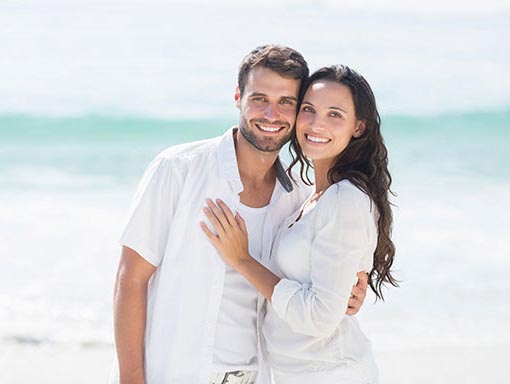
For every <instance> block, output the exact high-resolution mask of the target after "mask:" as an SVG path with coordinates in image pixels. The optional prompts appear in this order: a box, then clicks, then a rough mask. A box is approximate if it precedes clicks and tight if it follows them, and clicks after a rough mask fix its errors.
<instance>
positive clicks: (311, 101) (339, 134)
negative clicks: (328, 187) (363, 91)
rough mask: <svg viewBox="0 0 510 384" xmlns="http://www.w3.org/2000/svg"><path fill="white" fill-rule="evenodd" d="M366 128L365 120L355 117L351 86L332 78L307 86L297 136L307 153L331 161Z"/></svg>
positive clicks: (315, 158) (317, 158)
mask: <svg viewBox="0 0 510 384" xmlns="http://www.w3.org/2000/svg"><path fill="white" fill-rule="evenodd" d="M364 129H365V124H364V122H363V121H361V120H358V119H356V111H355V107H354V102H353V99H352V95H351V90H350V89H349V87H347V86H346V85H343V84H340V83H337V82H333V81H329V80H318V81H316V82H314V83H312V85H311V86H309V87H308V89H307V91H306V93H305V96H304V98H303V103H302V104H301V107H300V109H299V114H298V117H297V121H296V136H297V139H298V142H299V145H300V146H301V148H302V150H303V152H304V154H305V155H306V157H308V158H309V159H310V160H313V161H326V162H328V164H331V163H332V162H333V161H334V158H335V157H336V156H337V155H338V154H339V153H340V152H342V151H343V150H344V149H345V148H346V147H347V145H348V144H349V142H350V140H351V138H352V137H359V136H361V135H362V134H363V131H364Z"/></svg>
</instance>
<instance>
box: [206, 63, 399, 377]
mask: <svg viewBox="0 0 510 384" xmlns="http://www.w3.org/2000/svg"><path fill="white" fill-rule="evenodd" d="M303 89H304V92H303V95H302V97H301V105H300V109H299V112H298V117H297V121H296V130H295V133H294V137H293V138H292V141H291V149H292V150H293V152H294V153H295V158H294V161H293V162H292V164H291V169H292V167H293V166H295V165H297V164H298V163H299V164H300V165H301V178H302V179H303V181H305V182H308V183H310V180H309V178H308V168H309V167H310V165H313V169H314V175H315V182H314V185H315V191H314V192H313V193H312V195H311V196H310V197H309V199H308V200H307V201H306V202H305V203H304V204H303V206H302V207H301V209H300V210H299V211H298V212H296V213H295V214H294V215H292V216H291V217H290V218H288V220H286V221H285V222H284V223H283V224H282V226H281V228H280V230H279V233H278V235H277V237H276V239H275V241H274V245H273V251H272V255H271V265H270V269H271V270H269V269H267V268H265V267H264V266H263V265H261V264H260V263H259V262H257V261H256V260H255V259H253V258H252V257H251V256H250V255H249V253H248V240H247V232H246V226H245V223H244V221H243V219H242V218H241V217H240V216H239V215H238V214H236V215H235V216H234V215H233V214H232V212H231V211H230V210H229V209H228V207H226V205H225V204H223V203H222V202H221V201H220V202H219V206H216V205H215V204H213V203H212V202H211V201H209V202H208V206H209V208H208V209H206V210H205V211H206V215H207V217H208V219H209V220H210V221H211V223H212V224H213V226H214V228H215V229H216V231H217V233H218V235H214V234H213V233H212V232H211V231H209V229H207V227H206V226H205V225H204V224H203V225H202V228H203V230H204V232H205V233H206V234H207V236H208V237H209V239H210V240H211V242H212V243H213V245H214V246H215V247H216V248H217V249H218V251H219V252H220V254H221V256H222V257H223V259H224V260H225V262H226V263H227V264H229V265H230V266H232V267H233V268H234V269H236V270H237V271H238V272H239V273H241V274H242V275H244V276H245V277H246V278H247V279H248V280H249V281H250V282H251V283H252V284H253V285H254V286H255V287H256V288H257V289H258V290H259V291H260V292H261V293H262V294H263V295H264V296H265V297H266V299H267V300H268V302H269V304H268V306H267V314H266V316H265V319H264V322H263V324H262V330H263V341H265V344H266V349H267V352H268V360H269V363H270V366H271V369H272V374H273V379H274V382H275V383H276V384H299V383H310V382H314V383H322V384H327V383H352V384H355V383H356V384H357V383H375V382H377V369H376V367H375V364H374V362H373V356H372V352H371V346H370V342H369V341H368V340H367V339H366V337H365V336H364V335H363V333H362V332H361V330H360V328H359V325H358V322H357V320H356V318H355V317H353V316H351V317H347V316H344V315H343V314H344V313H345V309H346V308H347V303H348V300H349V294H350V292H351V289H352V286H353V285H354V284H355V282H356V280H357V277H356V272H357V271H359V270H365V271H367V272H369V284H370V287H371V288H372V290H373V291H374V293H375V294H376V296H377V297H378V298H381V299H382V298H383V295H382V286H383V284H384V283H390V284H392V285H394V286H396V285H397V284H396V281H395V280H394V278H393V277H392V275H391V273H390V267H391V265H392V263H393V257H394V253H395V248H394V245H393V243H392V241H391V239H390V232H391V226H392V214H391V208H390V203H389V201H388V194H389V193H390V184H391V176H390V174H389V172H388V167H387V163H388V161H387V150H386V147H385V145H384V143H383V139H382V136H381V133H380V117H379V114H378V112H377V108H376V103H375V98H374V95H373V93H372V90H371V89H370V86H369V85H368V83H367V82H366V80H365V79H364V78H363V77H362V76H361V75H359V74H358V73H356V72H355V71H353V70H352V69H350V68H348V67H346V66H332V67H324V68H321V69H319V70H318V71H316V72H315V73H314V74H313V75H312V76H311V77H310V78H309V79H308V81H307V83H306V84H305V86H304V87H303ZM310 162H311V163H312V164H310Z"/></svg>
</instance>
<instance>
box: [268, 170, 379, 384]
mask: <svg viewBox="0 0 510 384" xmlns="http://www.w3.org/2000/svg"><path fill="white" fill-rule="evenodd" d="M297 215H298V213H295V214H294V215H292V216H291V217H290V218H289V219H287V220H286V221H284V222H283V223H282V225H281V227H280V230H279V232H278V235H277V237H276V239H275V242H274V245H273V250H272V252H271V268H272V269H273V271H274V272H275V273H276V274H277V275H278V276H281V277H282V279H281V280H280V282H279V283H278V284H277V285H276V286H275V288H274V291H273V295H272V298H271V299H272V300H271V304H270V305H268V306H267V314H266V316H265V319H264V321H263V324H262V334H263V336H264V341H265V343H266V347H267V351H268V360H269V362H270V365H271V368H272V370H273V376H274V377H275V381H276V382H277V383H279V384H295V383H296V382H299V383H302V382H305V381H306V380H308V379H309V382H320V383H321V384H330V383H332V384H333V383H338V382H346V383H347V382H349V383H350V382H351V381H345V380H344V381H342V380H340V379H339V378H346V377H351V378H352V382H359V381H361V382H366V383H375V382H377V368H376V366H375V363H374V361H373V355H372V350H371V344H370V341H369V340H368V339H367V338H366V337H365V335H364V334H363V332H362V331H361V328H360V327H359V324H358V321H357V319H356V317H355V316H346V315H345V311H346V309H347V305H348V300H349V296H350V293H351V290H352V286H353V285H354V284H356V281H357V276H356V272H358V271H362V270H364V271H370V270H371V269H372V263H373V254H374V250H375V247H376V245H377V212H376V208H375V206H374V204H373V203H372V202H371V201H370V198H369V197H368V196H367V195H366V194H365V193H363V192H362V191H360V190H359V189H358V188H356V187H355V186H354V185H353V184H351V183H350V182H349V181H345V180H344V181H341V182H339V183H337V184H334V185H332V186H331V187H329V188H328V189H327V190H326V191H325V192H324V194H323V195H322V197H321V198H320V199H319V201H318V202H317V203H316V205H315V206H314V207H313V208H311V209H310V210H308V211H307V212H306V213H305V214H303V216H302V217H301V218H300V219H299V221H297V222H296V221H295V220H296V217H297ZM325 372H327V375H325ZM326 377H327V379H326ZM298 379H299V380H298ZM303 380H304V381H303ZM356 380H358V381H356Z"/></svg>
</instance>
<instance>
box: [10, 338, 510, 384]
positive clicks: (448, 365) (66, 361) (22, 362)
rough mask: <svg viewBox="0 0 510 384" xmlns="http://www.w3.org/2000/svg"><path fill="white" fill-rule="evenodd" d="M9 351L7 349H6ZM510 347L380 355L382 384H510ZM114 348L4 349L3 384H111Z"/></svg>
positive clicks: (415, 351) (400, 352) (493, 346)
mask: <svg viewBox="0 0 510 384" xmlns="http://www.w3.org/2000/svg"><path fill="white" fill-rule="evenodd" d="M5 347H7V348H5ZM509 347H510V346H509V345H503V344H501V345H490V346H476V347H472V348H461V347H455V346H452V347H443V348H433V349H416V350H413V349H408V350H387V351H381V350H380V351H377V352H376V354H377V356H376V357H377V361H378V365H379V369H380V373H381V380H380V383H381V384H384V383H392V384H409V383H413V384H422V383H423V384H425V383H426V384H431V383H433V384H446V383H448V384H452V383H462V384H480V383H491V384H508V383H509V382H510V367H509V365H508V349H509ZM112 358H113V346H108V345H104V346H91V347H67V348H65V347H55V346H51V345H43V346H33V345H15V344H10V345H5V346H3V348H2V350H1V352H0V372H1V374H0V383H2V384H28V383H40V384H45V383H48V384H49V383H52V384H64V383H65V384H69V383H72V384H85V383H88V384H90V383H98V384H99V383H107V382H108V377H109V373H110V368H111V362H112Z"/></svg>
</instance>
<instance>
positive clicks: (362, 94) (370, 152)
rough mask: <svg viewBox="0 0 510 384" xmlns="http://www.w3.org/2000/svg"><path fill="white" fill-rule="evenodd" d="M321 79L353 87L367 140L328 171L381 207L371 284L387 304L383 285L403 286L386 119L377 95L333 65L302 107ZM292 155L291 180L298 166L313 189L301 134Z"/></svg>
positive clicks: (355, 142)
mask: <svg viewBox="0 0 510 384" xmlns="http://www.w3.org/2000/svg"><path fill="white" fill-rule="evenodd" d="M318 80H323V81H324V80H325V81H331V82H336V83H339V84H343V85H345V86H347V87H349V89H350V91H351V95H352V99H353V101H354V107H355V111H356V118H357V119H358V120H363V121H364V122H365V131H364V133H363V135H361V136H360V137H358V138H355V137H353V138H352V139H351V141H350V142H349V144H348V145H347V147H346V148H345V149H344V150H343V151H342V152H341V153H340V154H338V155H337V157H336V159H335V161H334V164H333V166H332V167H331V168H330V169H329V171H328V179H329V182H330V183H332V184H333V183H337V182H339V181H340V180H349V181H350V182H351V183H352V184H354V185H355V186H356V187H358V188H359V189H360V190H362V191H363V192H365V193H366V194H367V195H368V196H369V197H370V198H371V200H372V202H373V203H374V204H375V206H376V207H377V211H378V214H379V219H378V223H377V224H378V226H377V228H378V236H377V247H376V249H375V252H374V264H373V267H372V270H371V271H370V273H369V274H368V283H369V285H370V288H371V289H372V291H374V293H375V295H376V300H377V299H382V300H384V296H383V292H382V288H383V286H384V285H385V284H386V283H389V284H391V285H393V286H395V287H397V286H398V281H397V280H396V279H395V278H394V277H393V276H392V275H391V271H390V269H391V266H392V264H393V258H394V256H395V245H394V244H393V242H392V241H391V230H392V225H393V215H392V212H391V203H390V201H389V196H388V195H389V194H390V193H391V194H392V195H394V193H393V192H392V191H391V190H390V186H391V175H390V172H389V170H388V151H387V149H386V146H385V145H384V140H383V138H382V135H381V129H380V127H381V118H380V116H379V112H378V111H377V106H376V103H375V97H374V93H373V92H372V89H371V88H370V85H369V84H368V82H367V81H366V80H365V79H364V78H363V76H361V75H360V74H359V73H357V72H356V71H354V70H352V69H351V68H349V67H347V66H345V65H334V66H330V67H323V68H321V69H319V70H317V71H316V72H314V73H313V74H312V75H311V76H310V77H309V78H308V79H307V81H306V82H305V84H304V86H303V87H302V88H301V93H300V97H299V102H300V103H301V101H302V100H303V97H304V95H305V92H306V90H307V89H308V88H309V87H310V85H312V84H313V83H314V82H316V81H318ZM289 150H290V153H291V156H292V162H291V164H290V167H289V175H290V176H291V177H292V174H291V170H292V168H293V167H294V166H295V165H297V164H299V165H300V176H301V179H302V180H303V181H304V182H305V183H306V184H308V185H311V184H312V182H311V180H310V177H309V176H308V172H309V170H310V167H312V164H311V162H310V160H309V159H307V158H306V156H305V155H304V153H303V151H302V150H301V147H300V146H299V143H298V141H297V138H296V130H294V133H293V135H292V138H291V141H290V146H289Z"/></svg>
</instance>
